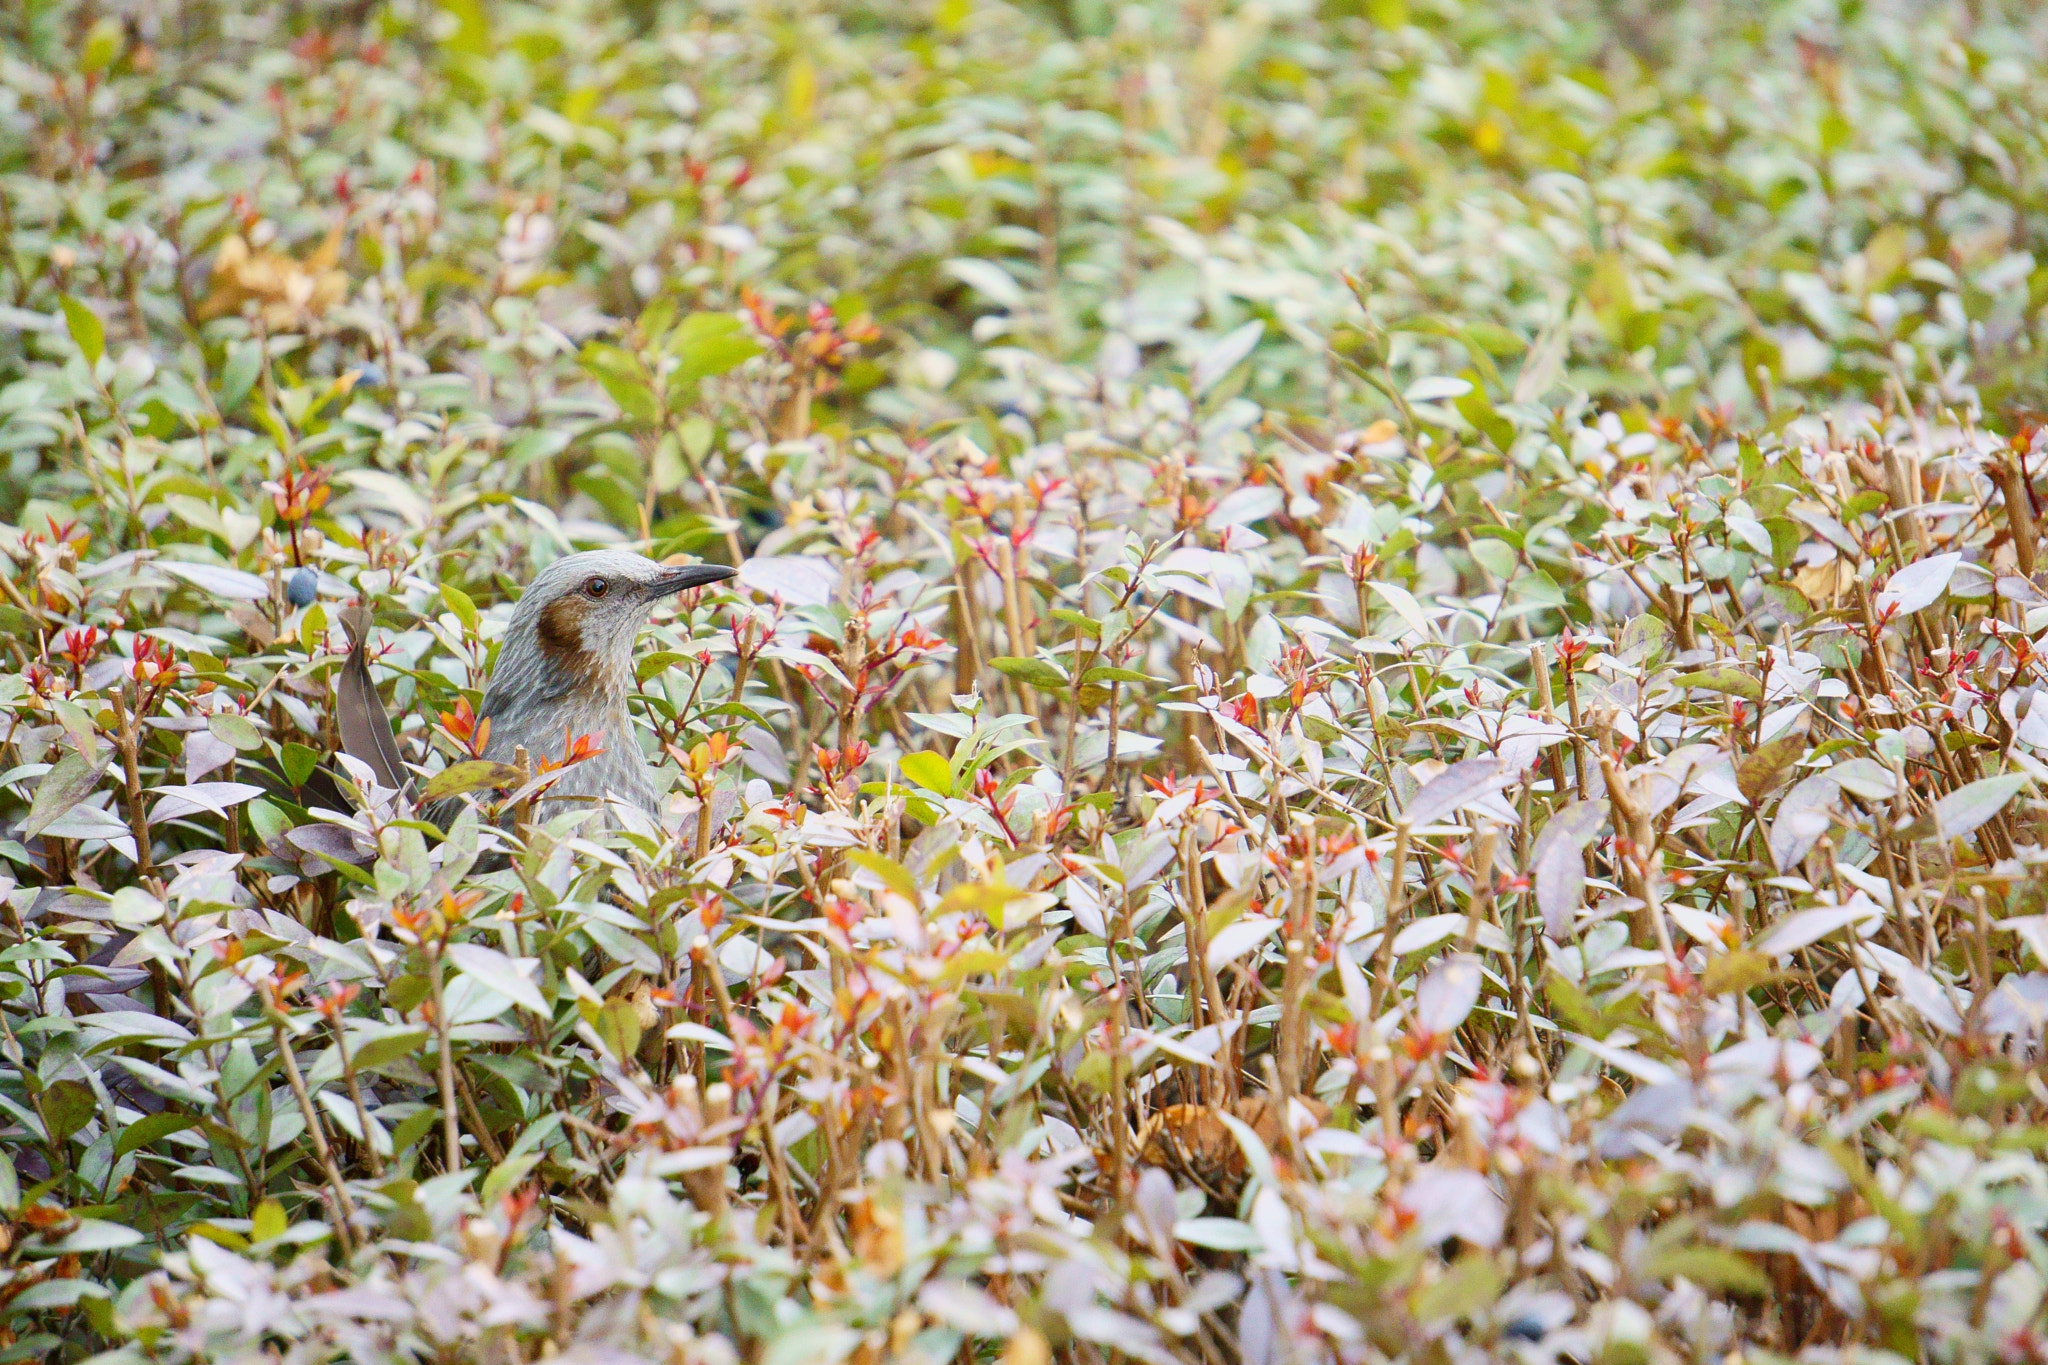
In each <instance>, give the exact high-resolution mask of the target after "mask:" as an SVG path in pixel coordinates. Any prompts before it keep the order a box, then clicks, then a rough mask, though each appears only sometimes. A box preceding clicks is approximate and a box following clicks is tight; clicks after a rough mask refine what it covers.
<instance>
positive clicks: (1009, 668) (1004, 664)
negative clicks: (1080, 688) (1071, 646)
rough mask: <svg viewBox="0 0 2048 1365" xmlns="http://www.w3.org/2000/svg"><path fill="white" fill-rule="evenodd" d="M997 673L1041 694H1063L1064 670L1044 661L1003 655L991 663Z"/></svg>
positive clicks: (1065, 677)
mask: <svg viewBox="0 0 2048 1365" xmlns="http://www.w3.org/2000/svg"><path fill="white" fill-rule="evenodd" d="M993 662H994V663H995V666H996V669H997V671H998V672H1000V673H1002V674H1003V675H1004V676H1005V677H1011V678H1015V679H1016V680H1017V681H1018V682H1021V683H1029V684H1030V685H1031V686H1033V687H1035V688H1037V689H1039V690H1040V691H1041V692H1064V691H1066V689H1067V682H1068V678H1067V675H1066V673H1065V671H1064V670H1062V669H1061V668H1059V667H1058V666H1057V665H1055V664H1052V663H1048V662H1047V661H1046V660H1044V659H1020V658H1017V657H1016V656H1014V655H1005V656H1003V657H1002V658H1000V659H996V660H994V661H993Z"/></svg>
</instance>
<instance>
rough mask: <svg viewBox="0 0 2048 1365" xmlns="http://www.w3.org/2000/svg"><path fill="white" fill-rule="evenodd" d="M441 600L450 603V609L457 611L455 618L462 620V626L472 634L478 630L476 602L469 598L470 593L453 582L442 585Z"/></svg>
mask: <svg viewBox="0 0 2048 1365" xmlns="http://www.w3.org/2000/svg"><path fill="white" fill-rule="evenodd" d="M441 600H442V601H443V602H446V603H447V604H448V610H450V611H452V612H454V613H455V619H456V620H458V621H460V622H462V628H463V629H464V630H466V631H469V632H470V633H471V634H474V633H475V632H476V623H477V614H476V603H474V602H472V601H470V600H469V594H468V593H466V592H464V591H463V590H462V589H460V588H458V587H456V586H455V585H454V584H453V583H443V584H442V585H441Z"/></svg>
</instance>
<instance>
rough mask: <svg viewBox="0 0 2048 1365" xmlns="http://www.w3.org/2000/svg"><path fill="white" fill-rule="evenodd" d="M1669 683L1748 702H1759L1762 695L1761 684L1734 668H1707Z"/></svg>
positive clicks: (1762, 688) (1684, 674) (1686, 674)
mask: <svg viewBox="0 0 2048 1365" xmlns="http://www.w3.org/2000/svg"><path fill="white" fill-rule="evenodd" d="M1671 681H1672V682H1673V683H1674V684H1675V685H1676V686H1679V687H1697V688H1699V689H1700V690H1701V691H1705V692H1723V693H1726V694H1727V695H1729V696H1731V697H1743V698H1745V699H1747V700H1749V701H1761V700H1763V695H1764V685H1763V683H1761V682H1759V681H1758V680H1757V679H1755V678H1752V677H1751V676H1750V675H1749V674H1747V673H1744V672H1743V671H1741V670H1740V669H1736V668H1709V669H1704V670H1702V671H1700V672H1698V673H1682V674H1680V675H1679V676H1678V677H1676V678H1673V679H1672V680H1671Z"/></svg>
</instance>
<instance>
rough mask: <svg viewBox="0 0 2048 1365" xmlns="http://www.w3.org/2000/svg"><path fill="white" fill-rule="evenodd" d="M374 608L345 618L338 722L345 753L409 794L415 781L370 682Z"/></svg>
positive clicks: (336, 688) (336, 691)
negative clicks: (346, 644) (346, 638)
mask: <svg viewBox="0 0 2048 1365" xmlns="http://www.w3.org/2000/svg"><path fill="white" fill-rule="evenodd" d="M370 624H371V618H370V608H369V606H368V604H364V605H363V606H360V607H358V608H356V609H355V610H353V611H351V612H348V613H346V614H345V615H344V616H343V617H342V625H343V626H344V627H345V628H346V629H347V631H348V633H349V651H348V662H347V663H345V664H343V665H342V666H341V676H340V678H339V679H338V680H337V681H336V682H335V684H334V719H335V722H336V724H337V726H338V727H339V728H340V730H341V747H342V751H343V752H344V753H346V754H347V755H348V756H349V757H350V758H353V759H356V760H357V761H359V762H362V763H366V764H368V765H369V767H370V771H371V772H374V773H375V774H377V780H378V781H379V782H381V783H382V784H383V785H385V786H387V787H390V788H392V789H394V790H396V791H407V790H409V789H410V788H411V785H412V784H411V781H410V779H408V778H407V776H406V772H405V763H404V761H403V760H402V759H400V758H399V756H398V741H397V740H395V739H393V738H392V737H391V718H390V717H389V716H387V715H386V714H385V713H384V703H383V702H381V701H379V700H378V699H377V687H376V684H374V683H372V682H371V681H370V656H369V640H370Z"/></svg>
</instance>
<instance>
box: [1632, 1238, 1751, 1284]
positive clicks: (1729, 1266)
mask: <svg viewBox="0 0 2048 1365" xmlns="http://www.w3.org/2000/svg"><path fill="white" fill-rule="evenodd" d="M1646 1269H1647V1271H1648V1273H1649V1275H1650V1277H1651V1278H1652V1279H1658V1280H1673V1279H1677V1278H1678V1277H1679V1276H1681V1275H1683V1276H1684V1277H1685V1278H1686V1279H1688V1280H1691V1281H1692V1282H1693V1283H1694V1284H1696V1285H1698V1286H1699V1287H1700V1288H1702V1289H1707V1290H1718V1291H1721V1292H1723V1293H1735V1294H1762V1293H1764V1292H1766V1291H1767V1290H1769V1288H1770V1281H1769V1280H1767V1279H1765V1278H1764V1273H1763V1271H1761V1270H1759V1269H1757V1268H1756V1266H1755V1265H1754V1264H1753V1263H1752V1262H1750V1261H1749V1260H1748V1259H1746V1258H1745V1257H1743V1256H1742V1255H1740V1254H1739V1253H1737V1252H1733V1251H1730V1250H1729V1249H1728V1248H1727V1247H1716V1246H1689V1247H1672V1248H1670V1249H1669V1250H1666V1251H1660V1252H1658V1253H1657V1254H1656V1255H1655V1256H1653V1257H1651V1258H1650V1263H1649V1265H1648V1266H1647V1267H1646Z"/></svg>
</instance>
